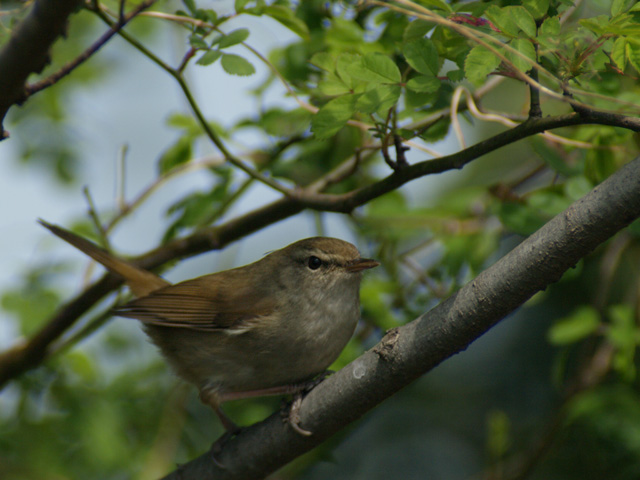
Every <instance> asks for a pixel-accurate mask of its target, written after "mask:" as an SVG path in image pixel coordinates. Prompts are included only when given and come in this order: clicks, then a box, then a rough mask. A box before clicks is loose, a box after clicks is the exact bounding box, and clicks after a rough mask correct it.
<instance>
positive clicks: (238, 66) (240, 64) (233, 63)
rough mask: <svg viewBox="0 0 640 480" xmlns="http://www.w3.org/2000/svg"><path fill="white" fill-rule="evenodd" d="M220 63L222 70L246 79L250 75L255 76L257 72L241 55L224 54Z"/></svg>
mask: <svg viewBox="0 0 640 480" xmlns="http://www.w3.org/2000/svg"><path fill="white" fill-rule="evenodd" d="M220 63H221V64H222V68H224V71H225V72H227V73H229V74H231V75H239V76H241V77H245V76H248V75H253V74H254V73H255V72H256V69H255V68H254V66H253V65H251V63H250V62H249V61H248V60H247V59H245V58H243V57H241V56H240V55H234V54H231V53H224V54H222V58H221V59H220Z"/></svg>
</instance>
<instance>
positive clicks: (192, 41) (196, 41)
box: [189, 35, 209, 50]
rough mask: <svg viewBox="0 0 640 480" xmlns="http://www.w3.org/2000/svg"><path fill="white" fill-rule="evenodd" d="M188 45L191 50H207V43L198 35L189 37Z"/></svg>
mask: <svg viewBox="0 0 640 480" xmlns="http://www.w3.org/2000/svg"><path fill="white" fill-rule="evenodd" d="M189 45H191V46H192V47H193V48H201V49H204V50H208V49H209V45H207V42H205V41H204V40H203V39H202V37H201V36H200V35H191V36H190V37H189Z"/></svg>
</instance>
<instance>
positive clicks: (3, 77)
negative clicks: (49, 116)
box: [0, 0, 82, 140]
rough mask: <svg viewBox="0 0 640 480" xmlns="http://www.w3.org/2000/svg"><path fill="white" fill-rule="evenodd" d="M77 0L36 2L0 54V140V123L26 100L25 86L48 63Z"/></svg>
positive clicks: (0, 133)
mask: <svg viewBox="0 0 640 480" xmlns="http://www.w3.org/2000/svg"><path fill="white" fill-rule="evenodd" d="M81 3H82V2H81V1H80V0H36V1H35V2H34V4H33V7H32V9H31V11H30V12H29V14H28V15H27V17H26V18H25V19H24V20H23V21H22V22H21V23H20V24H19V25H18V26H17V27H16V28H15V29H14V30H13V33H12V35H11V39H10V40H9V41H8V42H7V44H6V45H4V47H3V48H2V50H0V140H1V139H3V138H6V137H7V136H8V134H7V133H6V132H5V131H4V129H3V128H2V122H3V120H4V117H5V115H6V114H7V111H8V110H9V108H10V107H11V106H12V105H14V104H20V103H21V102H23V101H24V99H25V98H26V92H25V83H26V81H27V77H28V76H29V75H30V74H32V73H40V72H41V71H42V69H43V68H44V67H45V66H46V65H47V64H48V63H49V49H50V47H51V45H52V44H53V42H55V41H56V39H57V38H58V37H59V36H61V35H64V33H65V30H66V27H67V19H68V18H69V16H70V15H71V14H72V13H73V12H74V10H76V8H78V7H79V6H80V4H81Z"/></svg>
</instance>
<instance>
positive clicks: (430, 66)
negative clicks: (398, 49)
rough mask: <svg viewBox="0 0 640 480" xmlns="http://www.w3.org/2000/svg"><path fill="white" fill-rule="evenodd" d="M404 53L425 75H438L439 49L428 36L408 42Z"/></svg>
mask: <svg viewBox="0 0 640 480" xmlns="http://www.w3.org/2000/svg"><path fill="white" fill-rule="evenodd" d="M402 53H403V55H404V57H405V58H406V59H407V63H408V64H409V65H411V68H413V69H414V70H415V71H417V72H420V73H422V74H423V75H437V74H438V70H439V69H440V68H439V63H438V51H437V50H436V47H435V45H434V44H433V42H432V41H431V40H429V39H428V38H419V39H417V40H413V41H412V42H409V43H406V44H405V45H404V46H403V47H402Z"/></svg>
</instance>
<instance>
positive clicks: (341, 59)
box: [336, 53, 362, 90]
mask: <svg viewBox="0 0 640 480" xmlns="http://www.w3.org/2000/svg"><path fill="white" fill-rule="evenodd" d="M361 62H362V57H361V56H360V55H356V54H354V53H341V54H340V55H338V59H337V60H336V74H337V75H338V77H340V79H341V80H342V81H343V82H344V84H345V85H346V86H347V87H348V88H349V90H352V89H353V88H354V87H355V86H356V84H357V83H358V82H357V79H354V78H353V76H352V75H351V68H352V67H353V66H354V65H360V64H361Z"/></svg>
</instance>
